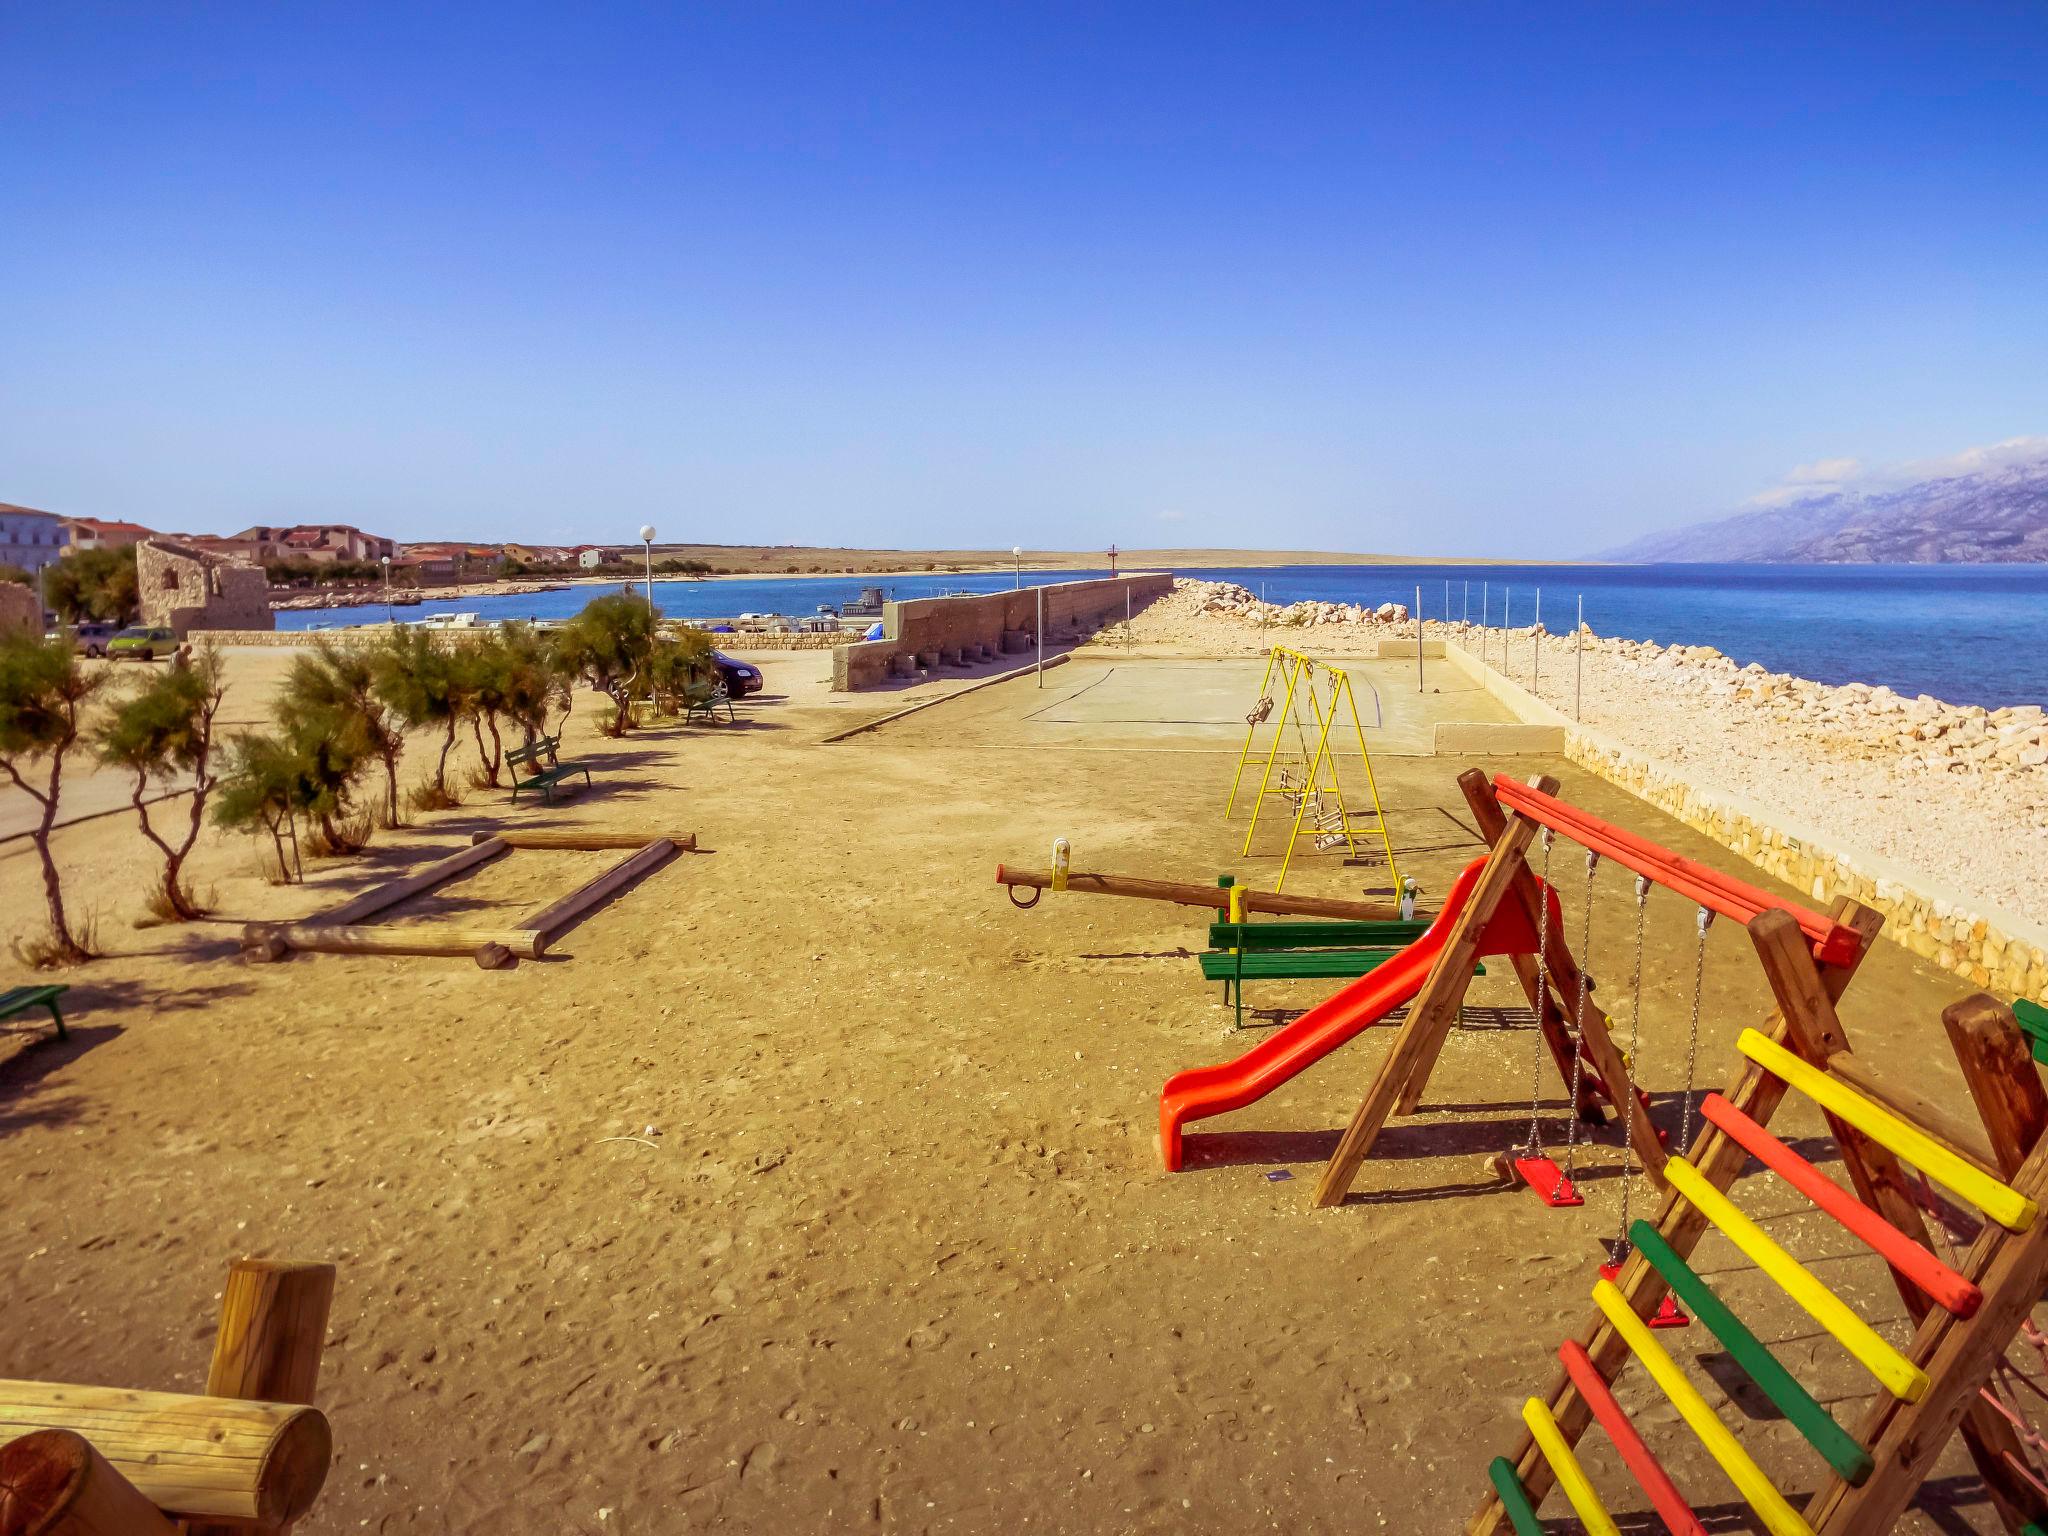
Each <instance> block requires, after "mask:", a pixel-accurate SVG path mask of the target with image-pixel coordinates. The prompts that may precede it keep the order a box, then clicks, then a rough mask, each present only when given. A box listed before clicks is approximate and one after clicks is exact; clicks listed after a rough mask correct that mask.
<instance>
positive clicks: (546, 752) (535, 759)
mask: <svg viewBox="0 0 2048 1536" xmlns="http://www.w3.org/2000/svg"><path fill="white" fill-rule="evenodd" d="M561 745H562V738H561V737H559V736H538V737H535V738H534V741H533V744H532V745H531V746H525V747H514V748H513V749H512V750H511V751H509V752H507V753H506V754H505V766H506V767H508V768H509V769H511V771H512V802H513V804H515V805H516V804H518V803H519V791H521V790H522V789H537V790H539V791H540V797H541V800H542V802H543V803H545V804H548V805H553V804H554V803H555V786H556V785H558V784H560V783H561V782H562V781H563V780H564V779H566V778H568V777H569V776H570V775H571V774H573V773H580V774H582V775H583V782H584V783H585V784H586V785H587V784H588V783H589V782H590V769H589V768H588V767H586V766H585V765H584V764H582V763H565V762H563V761H562V759H561V751H560V749H561ZM522 767H524V768H529V769H531V770H532V772H531V773H530V774H529V775H528V776H527V777H526V778H523V779H522V778H521V777H519V770H520V769H521V768H522Z"/></svg>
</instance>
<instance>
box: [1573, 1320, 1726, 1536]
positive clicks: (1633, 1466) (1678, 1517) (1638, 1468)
mask: <svg viewBox="0 0 2048 1536" xmlns="http://www.w3.org/2000/svg"><path fill="white" fill-rule="evenodd" d="M1557 1356H1558V1358H1559V1359H1560V1360H1562V1361H1563V1362H1564V1368H1565V1373H1566V1374H1567V1375H1569V1376H1570V1377H1571V1379H1572V1385H1573V1386H1575V1387H1577V1388H1578V1389H1579V1396H1580V1397H1583V1398H1584V1399H1585V1400H1586V1406H1587V1407H1588V1408H1591V1409H1592V1410H1593V1417H1594V1418H1596V1419H1598V1420H1599V1421H1600V1427H1601V1428H1602V1429H1604V1430H1606V1431H1607V1438H1608V1439H1610V1440H1612V1441H1613V1442H1614V1448H1615V1449H1616V1450H1617V1451H1619V1452H1621V1459H1622V1463H1623V1465H1625V1466H1626V1467H1627V1468H1628V1470H1629V1476H1631V1477H1633V1478H1634V1479H1635V1480H1636V1486H1637V1487H1638V1488H1640V1489H1642V1490H1643V1493H1644V1495H1645V1496H1646V1497H1647V1498H1648V1499H1649V1501H1650V1507H1651V1508H1652V1509H1654V1510H1656V1511H1657V1515H1658V1518H1660V1519H1661V1520H1663V1522H1664V1524H1665V1526H1666V1528H1667V1529H1669V1530H1670V1531H1671V1532H1672V1533H1673V1536H1707V1528H1706V1527H1705V1526H1703V1525H1701V1524H1700V1517H1699V1516H1698V1515H1696V1514H1694V1513H1693V1512H1692V1506H1691V1505H1690V1504H1688V1503H1686V1502H1685V1495H1684V1494H1682V1493H1680V1492H1679V1491H1678V1485H1677V1484H1676V1483H1674V1482H1672V1481H1671V1477H1670V1474H1668V1473H1667V1472H1665V1470H1664V1467H1663V1464H1662V1463H1660V1462H1659V1461H1658V1460H1657V1458H1656V1456H1655V1455H1654V1454H1653V1453H1652V1452H1651V1450H1650V1448H1649V1447H1648V1446H1647V1445H1645V1444H1643V1437H1642V1436H1641V1435H1639V1434H1637V1433H1636V1427H1635V1425H1634V1424H1632V1423H1631V1422H1629V1416H1628V1415H1627V1414H1626V1413H1624V1412H1622V1408H1621V1404H1620V1403H1618V1402H1616V1401H1615V1400H1614V1393H1613V1392H1611V1391H1610V1390H1608V1386H1607V1378H1606V1377H1604V1376H1602V1375H1601V1374H1600V1372H1599V1371H1598V1370H1597V1369H1595V1367H1594V1365H1593V1357H1592V1356H1590V1355H1588V1354H1587V1353H1586V1346H1585V1345H1583V1344H1581V1343H1580V1342H1579V1341H1578V1340H1577V1339H1566V1340H1565V1341H1564V1343H1563V1344H1561V1345H1559V1346H1558V1350H1557Z"/></svg>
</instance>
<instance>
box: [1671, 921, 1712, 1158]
mask: <svg viewBox="0 0 2048 1536" xmlns="http://www.w3.org/2000/svg"><path fill="white" fill-rule="evenodd" d="M1713 926H1714V914H1713V912H1712V911H1711V910H1710V909H1709V908H1706V907H1701V908H1700V915H1699V930H1700V942H1699V948H1698V949H1697V951H1695V953H1694V955H1693V960H1692V1028H1691V1030H1690V1032H1688V1033H1687V1035H1686V1037H1685V1113H1684V1115H1683V1116H1682V1117H1681V1118H1680V1120H1679V1122H1678V1147H1679V1151H1680V1152H1681V1153H1685V1154H1690V1153H1691V1151H1692V1100H1693V1086H1692V1085H1693V1073H1694V1070H1695V1068H1696V1067H1697V1066H1698V1064H1699V1058H1700V985H1701V983H1702V982H1704V981H1705V980H1706V975H1707V930H1708V929H1709V928H1711V927H1713Z"/></svg>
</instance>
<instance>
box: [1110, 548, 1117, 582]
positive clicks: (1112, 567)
mask: <svg viewBox="0 0 2048 1536" xmlns="http://www.w3.org/2000/svg"><path fill="white" fill-rule="evenodd" d="M1109 574H1110V575H1111V576H1112V577H1114V576H1115V575H1116V546H1115V545H1114V544H1112V545H1110V546H1109Z"/></svg>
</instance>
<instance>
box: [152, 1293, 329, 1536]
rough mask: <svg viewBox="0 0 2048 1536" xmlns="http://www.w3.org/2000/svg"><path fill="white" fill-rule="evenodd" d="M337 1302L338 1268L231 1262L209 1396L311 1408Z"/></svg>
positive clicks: (219, 1531)
mask: <svg viewBox="0 0 2048 1536" xmlns="http://www.w3.org/2000/svg"><path fill="white" fill-rule="evenodd" d="M333 1303H334V1266H333V1265H332V1264H305V1263H295V1262H292V1261H290V1260H282V1259H236V1260H235V1261H234V1262H233V1263H231V1264H229V1265H228V1283H227V1287H226V1289H225V1290H223V1291H222V1292H221V1299H220V1328H219V1331H218V1332H216V1333H215V1334H214V1337H213V1363H212V1364H211V1365H210V1366H209V1367H208V1368H207V1372H206V1395H207V1396H208V1397H239V1398H252V1399H254V1400H256V1401H258V1402H266V1403H311V1402H312V1401H313V1388H314V1387H315V1386H316V1385H317V1384H318V1383H319V1380H320V1356H321V1353H322V1351H323V1350H325V1349H326V1347H327V1313H328V1310H329V1308H330V1307H332V1305H333ZM186 1536H236V1528H235V1527H233V1526H220V1525H213V1524H209V1523H207V1522H204V1521H195V1522H194V1523H192V1524H191V1525H189V1526H187V1527H186Z"/></svg>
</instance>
